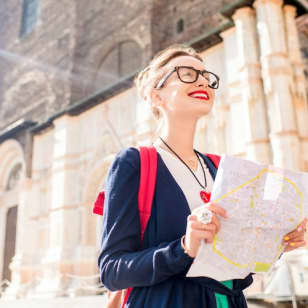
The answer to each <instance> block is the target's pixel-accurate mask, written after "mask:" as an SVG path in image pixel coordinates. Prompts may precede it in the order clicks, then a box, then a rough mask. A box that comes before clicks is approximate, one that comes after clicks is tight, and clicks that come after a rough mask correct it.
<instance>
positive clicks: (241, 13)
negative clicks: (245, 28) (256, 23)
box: [232, 6, 256, 19]
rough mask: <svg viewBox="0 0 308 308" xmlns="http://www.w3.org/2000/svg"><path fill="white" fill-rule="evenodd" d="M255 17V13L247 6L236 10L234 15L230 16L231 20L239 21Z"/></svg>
mask: <svg viewBox="0 0 308 308" xmlns="http://www.w3.org/2000/svg"><path fill="white" fill-rule="evenodd" d="M255 15H256V11H255V10H254V9H253V8H251V7H249V6H245V7H242V8H240V9H237V10H236V11H235V13H234V14H233V15H232V18H233V19H240V18H242V17H245V16H255Z"/></svg>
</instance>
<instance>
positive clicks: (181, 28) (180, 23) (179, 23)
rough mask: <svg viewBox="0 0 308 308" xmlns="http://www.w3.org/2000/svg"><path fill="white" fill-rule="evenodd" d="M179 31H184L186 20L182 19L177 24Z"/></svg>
mask: <svg viewBox="0 0 308 308" xmlns="http://www.w3.org/2000/svg"><path fill="white" fill-rule="evenodd" d="M176 31H177V33H182V32H183V31H184V20H183V19H180V20H179V21H178V23H177V25H176Z"/></svg>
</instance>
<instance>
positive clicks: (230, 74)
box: [221, 27, 247, 158]
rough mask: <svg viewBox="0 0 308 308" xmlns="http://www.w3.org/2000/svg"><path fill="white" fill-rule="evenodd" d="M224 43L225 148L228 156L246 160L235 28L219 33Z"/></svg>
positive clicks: (245, 129) (245, 128)
mask: <svg viewBox="0 0 308 308" xmlns="http://www.w3.org/2000/svg"><path fill="white" fill-rule="evenodd" d="M221 36H222V38H223V43H224V52H225V54H224V58H225V66H226V72H227V74H226V76H224V81H223V82H224V83H225V84H226V85H225V86H226V87H227V89H228V90H227V93H226V95H227V101H228V105H225V108H229V114H226V116H227V118H228V119H227V120H226V143H227V144H226V147H227V152H228V154H230V155H234V156H237V157H241V158H246V156H247V153H246V140H247V136H246V134H247V121H246V120H245V117H246V113H245V111H244V110H243V103H242V101H243V93H242V92H243V91H242V86H241V79H240V62H239V55H238V48H237V42H236V30H235V27H233V28H231V29H228V30H226V31H224V32H222V33H221Z"/></svg>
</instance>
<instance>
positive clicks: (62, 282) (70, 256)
mask: <svg viewBox="0 0 308 308" xmlns="http://www.w3.org/2000/svg"><path fill="white" fill-rule="evenodd" d="M79 127H80V125H79V126H78V121H76V118H73V117H69V116H66V115H65V116H63V117H61V118H58V119H56V120H54V133H53V135H54V139H53V150H52V166H51V182H50V199H51V200H50V207H49V209H48V213H47V215H48V216H49V233H48V237H49V238H48V249H47V252H46V254H45V255H44V257H43V258H42V260H41V262H40V263H41V265H42V268H43V273H42V276H43V278H42V280H41V282H40V284H39V285H38V286H37V287H36V289H35V290H34V292H33V294H32V297H35V296H38V297H42V296H44V294H46V295H45V296H46V297H54V296H61V295H63V292H64V291H65V289H66V287H67V286H68V285H69V282H70V279H69V278H68V277H67V276H66V274H67V273H73V268H74V258H75V254H76V253H77V252H76V249H77V247H78V244H79V243H80V241H81V232H80V230H81V211H80V189H81V187H80V182H79V178H80V170H79V169H80V167H82V163H81V162H80V160H79V155H78V154H79V153H78V149H79V148H82V147H81V146H80V144H79V143H80V138H78V136H79V131H78V128H79Z"/></svg>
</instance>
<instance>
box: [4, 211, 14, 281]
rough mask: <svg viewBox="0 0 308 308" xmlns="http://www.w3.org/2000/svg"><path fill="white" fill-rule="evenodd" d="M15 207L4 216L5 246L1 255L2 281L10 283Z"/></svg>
mask: <svg viewBox="0 0 308 308" xmlns="http://www.w3.org/2000/svg"><path fill="white" fill-rule="evenodd" d="M16 224H17V206H14V207H11V208H10V209H9V210H8V212H7V216H6V228H5V244H4V255H3V269H2V280H9V281H11V271H10V269H9V265H10V263H11V262H12V258H13V257H14V255H15V243H16Z"/></svg>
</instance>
